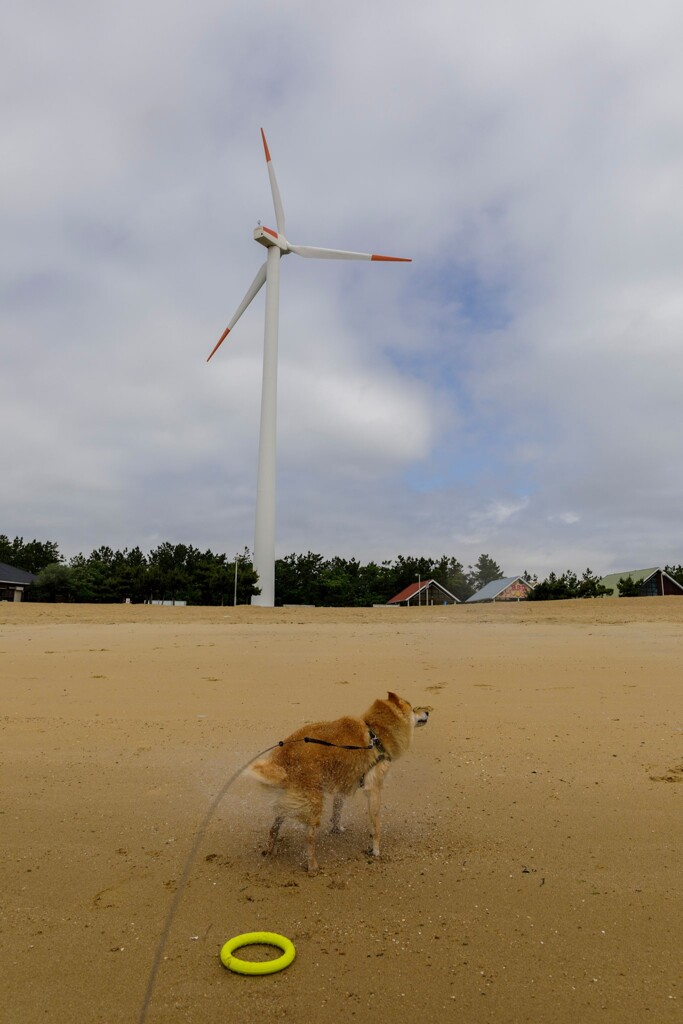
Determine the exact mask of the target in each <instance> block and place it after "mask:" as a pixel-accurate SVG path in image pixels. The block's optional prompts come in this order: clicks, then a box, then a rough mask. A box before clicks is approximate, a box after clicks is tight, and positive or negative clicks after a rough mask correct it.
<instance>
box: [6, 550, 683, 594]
mask: <svg viewBox="0 0 683 1024" xmlns="http://www.w3.org/2000/svg"><path fill="white" fill-rule="evenodd" d="M0 562H5V563H6V564H8V565H11V566H14V567H15V568H18V569H24V570H26V571H27V572H32V573H35V574H37V575H38V581H37V583H35V584H33V586H31V587H29V588H28V590H27V591H26V595H25V596H26V599H27V600H33V601H80V602H92V603H119V602H123V601H126V600H130V601H131V602H133V603H135V604H138V603H142V602H144V601H149V600H161V601H171V600H176V601H186V602H187V603H188V604H193V605H221V604H223V605H226V604H232V603H233V601H234V600H235V596H236V597H237V603H238V604H248V603H249V601H250V600H251V597H252V595H254V594H257V593H258V592H259V590H258V577H257V574H256V572H255V571H254V567H253V562H252V558H251V555H250V553H249V551H248V549H246V548H245V550H244V552H243V553H242V554H241V555H239V556H237V558H236V559H235V558H233V557H232V556H228V555H226V554H214V553H213V552H212V551H210V550H207V551H200V550H199V549H197V548H195V547H192V546H191V545H186V544H171V543H168V542H165V543H163V544H160V545H159V546H158V547H157V548H155V549H154V550H153V551H150V552H149V553H148V554H144V553H143V552H142V551H141V550H140V548H139V547H135V548H132V549H130V550H129V549H128V548H126V549H125V550H124V551H114V550H113V549H112V548H109V547H100V548H97V549H96V550H94V551H92V552H91V553H90V555H87V556H86V555H83V554H79V555H75V556H74V557H73V558H71V559H70V560H69V561H68V562H67V561H66V560H65V559H64V558H63V557H62V556H61V555H60V552H59V548H58V545H57V544H56V543H54V542H53V541H38V540H32V541H28V542H24V539H23V538H22V537H15V538H14V540H10V539H9V538H8V537H7V536H5V535H4V534H2V535H0ZM235 562H236V563H237V579H236V583H237V589H236V595H235ZM665 571H666V572H668V574H669V575H670V576H672V577H673V578H674V579H675V580H677V581H678V582H679V583H680V584H681V585H683V565H667V566H665ZM504 575H505V573H504V572H503V570H502V569H501V567H500V565H499V564H498V563H497V562H496V561H495V560H494V559H493V558H491V556H490V555H488V554H481V555H480V556H479V558H478V559H477V561H476V563H475V564H474V565H469V566H468V567H467V568H465V566H464V565H463V564H462V563H461V562H459V561H458V559H457V558H455V557H453V556H449V555H442V556H441V557H439V558H436V559H435V558H429V557H424V556H412V555H410V556H405V555H399V556H398V557H396V558H395V559H393V560H388V561H384V562H372V561H371V562H367V563H362V562H360V561H358V559H356V558H350V559H348V558H341V557H339V556H335V557H333V558H325V557H324V556H323V555H320V554H315V553H313V552H311V551H309V552H307V554H305V555H303V554H291V555H287V556H286V557H284V558H279V559H278V560H277V561H276V563H275V595H276V603H277V604H314V605H317V606H328V607H354V606H355V607H369V606H370V605H373V604H386V602H387V601H389V600H390V599H391V598H392V597H394V596H395V595H396V594H398V593H400V591H402V590H404V589H405V587H407V586H409V585H410V584H411V583H416V582H417V581H418V579H422V580H426V579H435V580H437V582H438V583H440V584H441V585H442V586H444V587H445V588H446V589H447V590H449V591H450V592H451V593H452V594H454V595H455V596H456V597H457V598H459V600H461V601H465V600H467V598H468V597H470V596H471V595H472V594H474V593H475V592H476V591H477V590H480V589H481V588H482V587H484V586H485V585H486V584H487V583H490V582H492V581H493V580H496V579H501V578H502V577H503V576H504ZM524 577H525V579H527V580H528V581H529V582H530V583H532V584H533V585H534V588H533V590H532V592H531V595H530V599H531V600H535V601H552V600H567V599H571V598H585V597H599V596H601V595H602V594H605V593H607V591H606V590H605V588H604V587H602V586H601V584H600V577H599V576H597V575H596V574H595V573H593V572H592V571H591V570H590V569H586V570H585V572H584V573H583V574H582V575H581V576H578V575H577V574H576V573H575V572H573V571H572V570H569V569H568V570H566V571H565V572H563V573H561V574H559V575H558V574H557V573H555V572H551V573H550V574H549V575H548V576H547V577H546V578H545V579H544V580H541V581H539V580H538V578H537V577H535V576H531V575H530V574H529V573H528V572H525V573H524ZM634 592H637V588H634V587H633V582H632V581H630V585H629V579H628V578H625V579H624V580H620V581H619V596H624V597H626V596H629V595H630V594H631V593H634ZM614 596H615V597H616V596H617V594H615V595H614Z"/></svg>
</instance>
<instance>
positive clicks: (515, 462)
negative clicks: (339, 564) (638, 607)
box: [0, 0, 683, 575]
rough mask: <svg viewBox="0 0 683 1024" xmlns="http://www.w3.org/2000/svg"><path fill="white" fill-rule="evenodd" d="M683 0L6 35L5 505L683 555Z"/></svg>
mask: <svg viewBox="0 0 683 1024" xmlns="http://www.w3.org/2000/svg"><path fill="white" fill-rule="evenodd" d="M681 39H683V5H681V3H680V0H649V2H648V3H647V4H643V3H636V2H635V0H633V2H631V0H626V2H624V0H619V2H617V0H601V2H600V3H595V0H592V2H590V3H589V2H587V0H575V2H574V3H572V4H559V3H552V2H548V0H476V2H474V0H471V2H470V0H468V2H462V0H460V2H458V0H444V2H441V0H426V2H425V3H422V4H415V3H414V2H411V3H407V2H403V0H372V2H368V0H344V2H343V3H342V2H339V0H327V2H325V3H314V2H313V0H309V2H301V0H287V2H286V3H283V2H282V0H243V2H239V3H238V2H235V0H193V2H192V3H190V2H187V0H185V2H181V0H163V2H161V0H119V2H118V3H116V4H104V3H102V2H101V0H88V2H85V0H60V3H58V4H57V3H54V0H42V2H40V0H26V2H25V3H23V4H13V5H11V9H10V10H9V12H8V14H7V15H6V18H5V23H4V28H3V33H2V38H1V40H0V57H1V59H0V76H1V78H2V104H3V110H2V118H1V119H0V132H1V133H2V149H3V156H2V160H1V161H0V185H1V187H0V218H1V220H0V239H1V251H2V257H1V258H2V264H1V266H2V282H1V289H2V290H1V296H2V310H1V316H2V321H1V324H2V335H1V345H2V364H1V372H0V437H1V438H2V441H1V442H0V481H1V488H0V496H1V497H0V533H5V534H8V535H9V536H10V537H14V536H15V535H19V536H23V537H24V539H25V540H30V539H33V538H37V539H39V540H52V541H56V542H57V543H58V545H59V548H60V550H61V552H62V553H63V554H64V555H65V556H67V557H69V556H71V555H73V554H76V553H78V552H79V551H83V552H84V553H88V552H90V551H91V550H92V549H93V548H95V547H98V546H99V545H101V544H108V545H110V546H112V547H114V548H120V549H123V548H124V547H132V546H134V545H136V544H137V545H140V547H142V549H143V550H144V551H148V550H149V549H151V548H153V547H155V546H156V545H157V544H158V543H160V542H162V541H166V540H168V541H171V542H174V543H175V542H183V543H187V544H193V545H195V546H197V547H199V548H202V549H204V548H206V547H209V548H211V549H212V550H214V551H216V552H220V551H225V552H228V553H229V554H232V553H234V552H235V551H238V550H242V549H243V548H244V546H245V545H248V546H249V547H252V546H253V530H254V502H255V486H256V459H257V451H258V418H259V406H260V388H261V362H262V353H263V318H264V293H263V292H262V293H261V294H260V295H259V296H258V297H257V299H256V300H255V301H254V303H253V304H252V306H251V307H250V309H249V310H248V312H247V313H246V314H245V315H244V317H243V318H242V320H241V321H240V322H239V324H238V326H237V327H236V328H235V330H234V331H233V332H232V333H231V334H230V337H229V339H228V340H227V341H226V342H225V343H224V344H223V346H222V348H221V349H220V351H219V352H218V354H217V355H216V356H215V357H214V359H212V361H211V362H210V363H209V364H208V365H207V363H206V357H207V356H208V354H209V352H210V351H211V349H212V348H213V346H214V344H215V342H216V340H217V338H218V336H219V335H220V334H221V332H222V331H223V328H224V327H225V325H226V324H227V323H228V321H229V320H230V319H231V317H232V315H233V313H234V312H235V310H236V308H237V306H238V304H239V302H240V301H241V299H242V297H243V295H244V293H245V291H246V289H247V286H248V285H249V283H250V282H251V280H252V278H253V276H254V274H255V272H256V270H257V269H258V267H259V266H260V264H261V262H262V261H263V256H264V253H263V249H262V248H261V246H259V245H257V244H256V243H255V242H254V241H253V239H252V231H253V228H254V227H255V226H256V223H257V221H258V220H262V221H263V223H264V224H266V225H273V226H274V221H275V217H274V213H273V208H272V200H271V196H270V189H269V184H268V176H267V172H266V166H265V161H264V156H263V148H262V145H261V138H260V134H259V129H260V127H261V126H263V128H264V129H265V132H266V135H267V138H268V143H269V146H270V151H271V155H272V158H273V164H274V167H275V169H276V172H277V176H278V183H279V187H280V192H281V194H282V199H283V203H284V208H285V213H286V216H287V234H288V237H289V238H290V240H291V241H293V242H296V243H299V244H308V245H320V246H331V247H334V248H346V249H356V250H365V251H369V252H380V253H389V254H394V255H399V256H410V257H412V258H413V260H414V262H413V263H396V264H392V263H353V264H347V263H340V262H329V261H313V260H303V259H300V258H299V257H297V256H290V257H289V258H288V259H287V260H285V261H284V262H283V263H282V275H281V277H282V280H281V307H280V375H279V410H278V415H279V434H278V514H277V553H278V555H285V554H288V553H290V552H294V551H296V552H305V551H308V550H312V551H315V552H320V553H322V554H324V555H328V556H330V555H334V554H340V555H344V556H352V555H355V556H357V557H359V558H360V559H361V560H363V561H367V560H370V559H375V560H381V559H385V558H393V557H395V556H396V555H398V554H424V555H433V556H435V557H436V556H439V555H441V554H444V553H445V554H449V555H455V556H456V557H457V558H459V559H460V560H461V561H462V562H463V563H464V564H465V565H468V564H470V563H472V562H474V561H475V560H476V558H477V556H478V555H479V553H480V552H482V551H483V552H487V553H488V554H490V555H491V556H492V557H493V558H495V559H496V560H497V561H498V562H499V563H500V564H501V566H502V568H503V570H504V571H505V572H506V573H508V574H510V575H512V574H516V573H518V572H521V571H522V570H524V569H528V570H530V571H531V572H537V573H538V574H539V575H545V574H546V573H547V572H548V571H549V570H550V569H556V570H559V571H562V570H564V569H565V568H573V569H575V570H577V571H581V570H583V569H584V568H586V567H587V566H590V567H591V568H592V569H593V570H594V571H597V572H601V573H602V572H604V573H607V572H609V571H612V570H614V571H617V570H621V569H631V568H639V567H645V566H651V565H663V564H665V563H671V562H676V563H678V562H683V531H682V530H681V519H682V515H681V512H682V510H683V401H682V395H683V201H682V199H681V194H682V192H681V190H682V184H681V183H682V181H683V116H682V113H683V111H682V108H683V61H682V60H681Z"/></svg>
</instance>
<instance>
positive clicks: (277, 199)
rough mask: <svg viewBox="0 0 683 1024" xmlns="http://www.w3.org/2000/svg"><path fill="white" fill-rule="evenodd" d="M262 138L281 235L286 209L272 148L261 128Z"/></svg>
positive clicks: (282, 233) (283, 229)
mask: <svg viewBox="0 0 683 1024" xmlns="http://www.w3.org/2000/svg"><path fill="white" fill-rule="evenodd" d="M261 138H262V139H263V148H264V150H265V153H266V166H267V167H268V177H269V178H270V191H271V192H272V193H273V206H274V207H275V222H276V224H277V229H278V232H279V233H280V234H281V235H284V233H285V211H284V210H283V208H282V199H281V198H280V189H279V188H278V187H277V178H276V177H275V168H274V167H273V161H272V160H271V159H270V150H269V149H268V143H267V142H266V135H265V132H264V131H263V128H262V129H261Z"/></svg>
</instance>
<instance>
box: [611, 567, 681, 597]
mask: <svg viewBox="0 0 683 1024" xmlns="http://www.w3.org/2000/svg"><path fill="white" fill-rule="evenodd" d="M629 578H630V579H632V580H633V582H634V583H635V584H636V585H637V586H638V597H663V596H666V595H667V594H677V595H683V587H682V586H681V584H680V583H678V582H677V581H676V580H675V579H674V578H673V577H672V576H669V574H668V572H664V570H663V569H659V568H655V569H628V570H627V571H626V572H612V573H610V574H609V576H603V578H602V579H601V580H600V583H601V585H602V586H603V587H607V588H608V589H609V590H611V591H612V595H611V596H612V597H619V596H620V594H619V580H627V579H629Z"/></svg>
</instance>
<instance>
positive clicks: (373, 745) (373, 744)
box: [277, 722, 391, 789]
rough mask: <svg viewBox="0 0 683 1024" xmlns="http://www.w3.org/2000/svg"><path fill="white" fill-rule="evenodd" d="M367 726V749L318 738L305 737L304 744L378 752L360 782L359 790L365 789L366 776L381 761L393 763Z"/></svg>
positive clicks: (376, 736) (283, 743)
mask: <svg viewBox="0 0 683 1024" xmlns="http://www.w3.org/2000/svg"><path fill="white" fill-rule="evenodd" d="M365 724H366V725H367V726H368V732H369V733H370V742H369V744H368V745H367V746H366V747H357V746H354V745H353V744H351V743H332V742H330V740H321V739H318V738H317V737H316V736H304V737H303V742H304V743H318V744H319V745H320V746H321V747H336V748H337V749H338V750H376V751H377V757H376V758H375V760H374V761H373V762H372V764H371V765H370V766H369V767H368V768H367V769H366V770H365V771H364V772H363V774H362V775H361V777H360V779H359V780H358V788H359V789H363V787H364V786H365V776H366V775H367V774H368V772H370V771H372V769H373V768H375V767H376V766H377V765H378V764H379V763H380V762H381V761H391V755H390V754H389V753H387V751H386V750H385V749H384V745H383V743H382V741H381V739H380V738H379V736H378V735H377V733H376V732H373V731H372V729H371V728H370V726H369V725H368V723H367V722H366V723H365ZM287 742H288V741H287V740H280V742H279V743H278V744H277V745H278V746H279V747H284V745H285V743H287ZM290 742H291V741H290Z"/></svg>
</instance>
